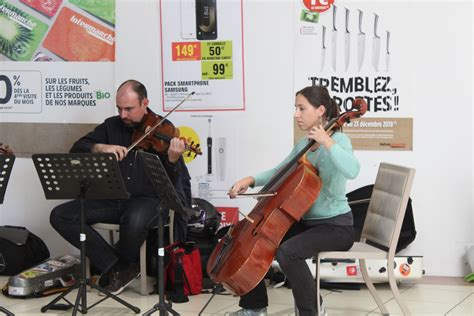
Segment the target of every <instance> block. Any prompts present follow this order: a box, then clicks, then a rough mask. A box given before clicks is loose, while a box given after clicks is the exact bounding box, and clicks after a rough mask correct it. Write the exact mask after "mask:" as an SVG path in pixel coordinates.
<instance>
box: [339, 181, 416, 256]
mask: <svg viewBox="0 0 474 316" xmlns="http://www.w3.org/2000/svg"><path fill="white" fill-rule="evenodd" d="M373 189H374V185H373V184H371V185H366V186H365V187H362V188H359V189H356V190H354V191H351V192H349V193H347V195H346V196H347V200H348V201H349V205H350V207H351V209H352V215H353V216H354V235H355V236H354V238H355V240H357V241H358V240H360V235H361V234H362V227H363V226H364V221H365V216H366V215H367V209H368V207H369V202H370V197H371V195H372V191H373ZM361 200H362V201H361ZM364 200H366V201H364ZM359 201H360V202H359ZM415 237H416V230H415V220H414V219H413V208H412V206H411V198H408V204H407V210H406V213H405V218H404V219H403V223H402V230H401V231H400V237H399V238H398V244H397V252H399V251H400V250H402V249H405V248H406V247H407V246H408V245H409V244H411V243H412V242H413V240H415Z"/></svg>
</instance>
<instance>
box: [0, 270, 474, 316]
mask: <svg viewBox="0 0 474 316" xmlns="http://www.w3.org/2000/svg"><path fill="white" fill-rule="evenodd" d="M148 281H149V283H150V284H149V285H150V288H151V284H152V282H153V279H152V278H149V280H148ZM6 282H7V278H6V277H0V284H5V283H6ZM377 288H378V289H379V290H380V294H381V297H382V299H383V301H384V302H385V303H386V306H387V308H388V310H389V312H390V315H401V311H400V309H399V308H398V305H397V304H396V302H395V300H394V299H393V296H392V294H391V292H390V288H389V287H388V286H387V285H378V286H377ZM138 290H139V282H138V281H135V283H134V284H132V286H131V287H130V288H127V289H126V290H125V291H124V292H123V293H122V294H121V295H120V297H121V298H122V299H124V300H126V301H127V302H129V303H131V304H133V305H135V306H137V307H138V308H140V309H141V313H144V312H146V311H148V310H149V309H150V308H152V307H153V306H154V305H155V304H156V303H157V302H158V296H157V295H152V296H148V297H145V296H141V295H139V294H138ZM400 290H401V292H402V297H403V299H404V301H405V303H406V304H407V305H408V308H409V309H410V311H411V313H412V315H414V316H418V315H420V316H421V315H466V316H468V315H474V286H473V285H469V284H465V285H440V284H401V285H400ZM268 294H269V300H270V306H269V308H268V314H269V315H294V307H293V297H292V295H291V291H290V290H289V289H286V288H277V289H273V288H272V289H269V291H268ZM322 294H323V296H324V303H325V305H326V309H327V312H328V315H331V316H332V315H344V316H345V315H348V316H349V315H350V316H352V315H354V316H358V315H381V313H380V311H379V310H378V309H377V306H376V304H375V301H374V300H373V299H372V297H371V296H370V293H369V292H368V290H367V289H365V288H363V289H362V290H344V291H341V292H331V291H327V290H323V293H322ZM54 297H55V296H49V297H44V298H33V299H10V298H7V297H5V296H3V295H0V306H3V307H5V308H7V309H9V310H10V311H11V312H13V313H14V314H15V315H63V314H66V315H69V314H71V310H69V311H53V310H50V311H48V312H47V313H45V314H43V313H41V311H40V309H41V307H42V306H44V305H45V304H47V303H48V302H50V301H51V300H52V299H53V298H54ZM75 297H76V294H75V292H73V293H72V294H70V295H69V296H68V298H69V300H70V301H73V302H74V299H75ZM209 297H210V294H201V295H196V296H190V297H189V302H187V303H182V304H173V309H174V310H175V311H177V312H178V313H179V314H181V315H183V316H196V315H198V314H199V312H200V311H201V309H202V308H203V307H204V305H205V304H206V302H207V300H208V299H209ZM98 299H100V297H99V296H98V295H97V294H96V293H94V292H88V293H87V301H88V303H89V304H91V303H93V302H96V301H97V300H98ZM236 309H238V298H236V297H232V296H230V295H216V296H215V298H214V299H213V300H212V301H211V303H210V304H209V305H208V307H207V308H206V309H205V311H204V312H203V313H202V315H208V316H209V315H223V314H224V313H225V312H226V311H233V310H236ZM0 314H1V313H0ZM125 314H128V315H134V313H133V312H132V311H130V310H129V309H127V308H125V307H122V305H120V304H118V303H116V302H115V301H113V300H111V299H108V300H106V301H104V302H102V303H100V304H99V305H97V306H95V307H94V308H92V309H90V310H89V311H88V315H125ZM153 315H157V316H159V312H155V313H154V314H153Z"/></svg>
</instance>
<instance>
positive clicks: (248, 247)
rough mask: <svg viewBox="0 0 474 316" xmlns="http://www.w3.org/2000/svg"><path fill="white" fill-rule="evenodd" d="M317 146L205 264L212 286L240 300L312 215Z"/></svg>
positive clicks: (279, 178) (276, 179)
mask: <svg viewBox="0 0 474 316" xmlns="http://www.w3.org/2000/svg"><path fill="white" fill-rule="evenodd" d="M366 111H367V103H366V102H365V101H364V100H363V99H360V98H356V99H355V101H354V104H353V110H352V111H348V112H345V113H342V114H341V115H339V116H338V117H336V118H333V119H331V120H330V121H329V122H328V123H327V124H326V126H325V127H324V129H325V130H326V131H327V132H328V133H332V132H333V130H334V129H336V128H338V127H342V126H343V125H344V123H348V122H350V120H352V119H354V118H358V117H360V116H362V115H363V114H364V113H365V112H366ZM315 143H316V141H315V140H313V139H311V140H310V141H308V144H307V145H306V146H305V147H304V148H303V149H302V150H301V151H300V152H298V153H297V154H296V156H295V157H294V158H292V159H291V160H290V161H289V162H288V163H287V164H286V165H284V166H283V167H281V168H280V169H279V170H278V171H277V172H276V173H275V175H274V176H273V177H272V178H271V179H270V180H269V181H268V183H267V184H266V185H265V186H264V187H263V188H262V189H261V190H260V191H259V193H257V194H256V195H254V196H260V198H259V201H258V203H257V204H256V205H255V207H254V208H253V209H252V211H251V212H250V213H249V214H248V216H247V217H246V219H243V220H241V221H239V222H238V223H237V224H236V225H235V226H234V227H233V228H231V229H229V231H228V233H227V234H226V235H225V236H224V237H223V238H222V239H221V240H220V241H219V243H218V244H217V245H216V247H215V248H214V250H213V252H212V253H211V255H210V256H209V260H208V263H207V273H208V275H209V277H210V278H211V280H212V281H214V282H215V283H220V284H222V285H223V286H224V287H225V288H227V289H228V290H230V291H231V292H232V293H234V294H235V295H238V296H242V295H244V294H246V293H248V292H249V291H251V290H252V289H253V288H254V287H255V286H256V285H257V284H258V283H259V282H260V281H261V280H262V279H263V278H264V276H265V274H266V273H267V271H268V269H269V267H270V265H271V263H272V261H273V258H274V256H275V253H276V250H277V248H278V247H279V245H280V242H281V240H282V239H283V237H284V235H285V234H286V232H287V231H288V230H289V228H290V227H291V226H292V225H293V224H294V223H295V222H297V221H299V220H300V219H301V217H302V216H303V215H304V214H305V213H306V212H307V211H308V210H309V208H310V207H311V205H312V204H313V203H314V201H315V200H316V199H317V197H318V195H319V192H320V190H321V187H322V182H321V179H320V177H319V176H318V172H317V170H316V169H315V168H314V166H313V165H312V164H311V163H310V162H309V161H307V160H306V158H305V154H306V152H307V151H308V150H310V149H311V148H312V147H313V146H314V145H315Z"/></svg>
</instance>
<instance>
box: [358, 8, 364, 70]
mask: <svg viewBox="0 0 474 316" xmlns="http://www.w3.org/2000/svg"><path fill="white" fill-rule="evenodd" d="M363 15H364V12H362V11H361V10H359V34H358V35H357V66H358V69H359V71H360V69H361V68H362V64H363V63H364V53H365V33H364V32H362V16H363Z"/></svg>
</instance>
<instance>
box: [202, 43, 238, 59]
mask: <svg viewBox="0 0 474 316" xmlns="http://www.w3.org/2000/svg"><path fill="white" fill-rule="evenodd" d="M201 60H232V41H219V42H201Z"/></svg>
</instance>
